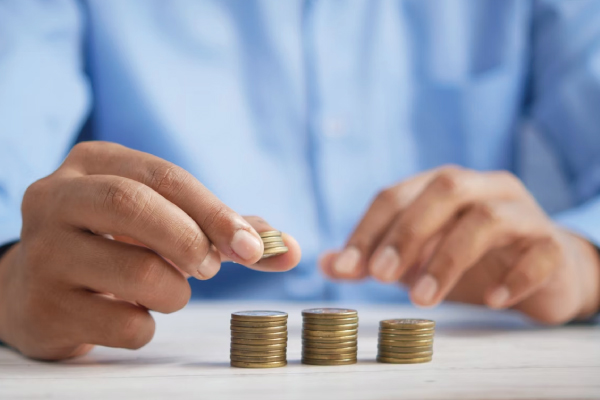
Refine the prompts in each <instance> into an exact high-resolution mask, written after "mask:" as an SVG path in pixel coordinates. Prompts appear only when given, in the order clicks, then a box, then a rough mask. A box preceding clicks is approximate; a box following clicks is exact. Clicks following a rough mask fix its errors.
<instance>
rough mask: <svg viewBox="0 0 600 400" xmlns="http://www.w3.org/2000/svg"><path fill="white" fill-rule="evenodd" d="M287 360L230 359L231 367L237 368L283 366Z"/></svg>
mask: <svg viewBox="0 0 600 400" xmlns="http://www.w3.org/2000/svg"><path fill="white" fill-rule="evenodd" d="M286 365H287V361H273V362H262V363H261V362H245V361H231V366H232V367H237V368H277V367H285V366H286Z"/></svg>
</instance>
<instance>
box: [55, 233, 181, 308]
mask: <svg viewBox="0 0 600 400" xmlns="http://www.w3.org/2000/svg"><path fill="white" fill-rule="evenodd" d="M70 242H71V244H72V248H71V250H70V251H69V253H68V256H67V255H65V256H64V257H63V260H61V261H60V264H61V265H62V275H63V279H65V280H66V281H67V282H70V283H72V284H74V285H77V287H85V288H86V289H89V290H92V291H94V292H100V293H111V294H113V295H115V296H116V297H118V298H120V299H122V300H127V301H130V302H132V303H136V304H140V305H142V306H144V307H145V308H148V309H151V310H155V311H158V312H162V313H170V312H174V311H177V310H180V309H182V308H183V307H185V305H186V304H187V303H188V301H189V299H190V296H191V289H190V285H189V283H188V282H187V280H186V279H185V277H184V276H183V275H182V274H181V273H180V272H179V271H177V270H176V269H175V268H173V266H171V265H170V264H169V263H168V262H166V261H165V260H164V259H162V258H161V257H160V256H159V255H157V254H156V253H154V252H153V251H152V250H149V249H147V248H145V247H140V246H134V245H130V244H126V243H121V242H118V241H115V240H109V239H105V238H103V237H100V236H96V235H93V234H91V233H88V234H77V235H76V237H74V238H72V239H71V240H70Z"/></svg>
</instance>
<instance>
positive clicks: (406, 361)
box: [377, 357, 432, 364]
mask: <svg viewBox="0 0 600 400" xmlns="http://www.w3.org/2000/svg"><path fill="white" fill-rule="evenodd" d="M431 360H432V357H424V358H391V357H377V362H380V363H388V364H420V363H426V362H429V361H431Z"/></svg>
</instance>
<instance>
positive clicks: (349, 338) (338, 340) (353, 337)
mask: <svg viewBox="0 0 600 400" xmlns="http://www.w3.org/2000/svg"><path fill="white" fill-rule="evenodd" d="M304 333H305V332H302V339H303V340H304V341H310V342H313V343H319V342H320V343H328V342H329V343H331V342H334V343H341V342H349V341H353V340H356V339H357V338H358V335H357V334H354V335H347V336H337V337H335V336H334V337H315V336H307V335H305V334H304Z"/></svg>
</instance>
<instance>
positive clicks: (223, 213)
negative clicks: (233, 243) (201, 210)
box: [200, 204, 233, 232]
mask: <svg viewBox="0 0 600 400" xmlns="http://www.w3.org/2000/svg"><path fill="white" fill-rule="evenodd" d="M208 210H209V211H208V212H207V213H206V215H205V216H204V219H203V220H202V223H201V224H200V226H202V228H203V229H204V230H205V231H207V232H219V231H221V230H224V229H229V228H230V229H231V230H233V226H232V221H231V220H230V218H229V210H228V209H227V207H226V206H225V205H223V204H219V205H215V206H214V207H209V209H208Z"/></svg>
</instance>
